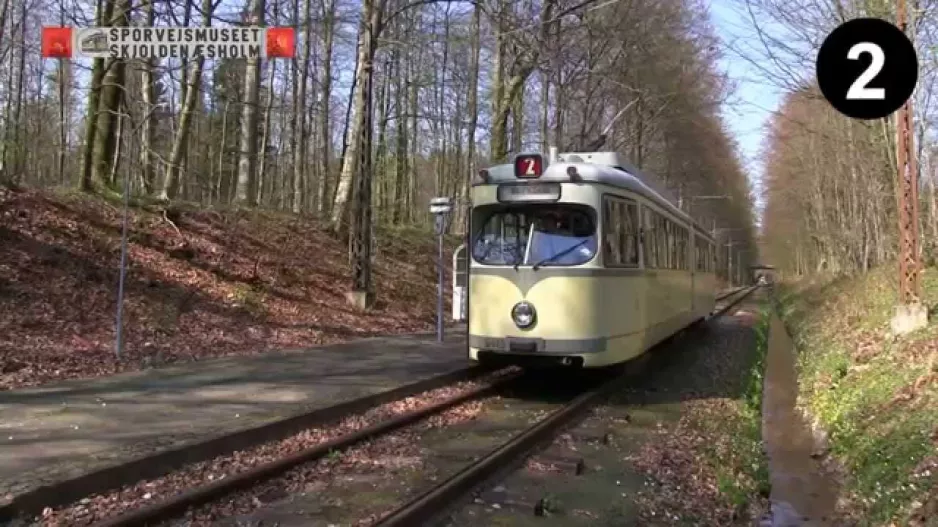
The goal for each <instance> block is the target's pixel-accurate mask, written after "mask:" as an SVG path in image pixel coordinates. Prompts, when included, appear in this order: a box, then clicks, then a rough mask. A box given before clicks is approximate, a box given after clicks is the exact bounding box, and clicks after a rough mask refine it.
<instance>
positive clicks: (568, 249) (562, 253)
mask: <svg viewBox="0 0 938 527" xmlns="http://www.w3.org/2000/svg"><path fill="white" fill-rule="evenodd" d="M588 241H590V238H586V239H585V240H582V241H581V242H580V243H576V244H574V245H571V246H570V247H567V248H566V249H564V250H562V251H560V252H559V253H557V254H552V255H550V256H548V257H547V258H544V259H543V260H541V261H540V262H537V263H536V264H534V267H531V270H533V271H537V268H538V267H540V266H542V265H544V264H546V263H548V262H552V261H554V260H556V259H557V258H560V257H561V256H564V255H566V254H569V253H571V252H572V251H573V250H574V249H579V248H580V247H583V246H584V245H586V242H588Z"/></svg>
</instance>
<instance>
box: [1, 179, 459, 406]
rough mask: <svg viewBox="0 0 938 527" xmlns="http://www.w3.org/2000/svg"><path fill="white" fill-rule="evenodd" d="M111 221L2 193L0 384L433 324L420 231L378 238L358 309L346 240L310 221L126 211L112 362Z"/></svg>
mask: <svg viewBox="0 0 938 527" xmlns="http://www.w3.org/2000/svg"><path fill="white" fill-rule="evenodd" d="M120 227H121V209H120V205H119V204H113V203H111V202H108V201H106V200H104V199H101V198H95V197H91V196H87V195H79V194H63V193H48V192H37V191H29V190H18V191H11V190H7V189H3V188H0V390H5V389H11V388H16V387H23V386H29V385H38V384H43V383H47V382H50V381H54V380H60V379H68V378H76V377H90V376H99V375H106V374H110V373H114V372H118V371H126V370H134V369H140V368H144V367H148V366H156V365H160V364H166V363H172V362H181V361H192V360H199V359H204V358H208V357H217V356H224V355H237V354H253V353H261V352H264V351H267V350H274V349H283V348H296V347H308V346H315V345H319V344H327V343H332V342H337V341H341V340H348V339H352V338H359V337H366V336H372V335H377V334H385V333H402V332H417V331H431V330H432V329H433V328H434V324H435V316H436V315H435V313H436V268H435V261H436V251H435V244H434V238H433V237H432V235H430V234H427V233H422V232H417V231H414V230H410V231H404V230H393V231H392V230H387V229H383V230H382V229H379V230H378V232H377V233H376V237H377V240H378V244H377V256H376V268H375V283H376V291H377V295H378V303H377V305H376V306H375V307H374V308H373V309H372V310H370V311H369V312H367V313H360V312H355V311H354V310H352V309H351V308H349V307H348V306H347V304H346V302H345V299H344V293H345V292H346V291H347V290H348V289H349V279H348V257H347V251H346V248H345V244H343V243H341V242H339V241H337V240H336V239H335V238H333V237H332V236H330V235H329V234H328V233H327V232H326V231H325V230H324V228H323V226H322V225H320V224H318V223H317V222H316V221H313V220H309V219H302V218H299V217H296V216H293V215H288V214H282V213H274V212H262V211H241V212H236V211H233V210H227V211H223V210H219V211H206V210H197V209H195V208H192V209H191V210H186V209H185V208H175V209H172V210H170V211H169V212H168V213H167V212H163V211H162V210H159V209H157V208H154V207H148V208H144V207H135V208H134V209H133V211H132V215H131V216H130V217H129V227H130V230H129V232H130V235H129V245H128V247H129V249H128V262H129V263H128V272H127V277H126V290H125V291H126V293H125V304H124V327H125V333H124V335H125V337H124V338H125V348H124V355H123V357H122V359H121V360H118V359H117V358H116V357H115V353H114V348H115V345H114V342H115V316H116V307H117V290H118V277H119V264H120V237H121V228H120ZM449 254H452V252H451V251H450V252H449Z"/></svg>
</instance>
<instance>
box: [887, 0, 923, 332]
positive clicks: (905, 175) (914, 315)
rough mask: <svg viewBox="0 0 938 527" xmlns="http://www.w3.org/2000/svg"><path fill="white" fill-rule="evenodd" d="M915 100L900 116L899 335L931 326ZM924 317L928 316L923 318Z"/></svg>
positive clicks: (900, 15) (902, 25)
mask: <svg viewBox="0 0 938 527" xmlns="http://www.w3.org/2000/svg"><path fill="white" fill-rule="evenodd" d="M896 25H897V26H898V28H899V29H900V30H901V31H902V32H903V33H904V32H906V29H907V21H906V5H905V0H897V5H896ZM912 116H913V113H912V97H909V99H908V100H907V101H906V102H905V104H903V105H902V107H901V108H900V109H899V112H898V114H897V115H896V159H897V161H898V169H899V170H898V172H899V304H898V306H897V307H896V314H895V317H894V318H893V324H892V327H893V330H894V331H895V332H896V333H906V332H908V331H913V330H915V329H917V328H919V327H922V326H924V325H925V324H927V312H925V310H924V308H923V306H922V304H921V286H920V283H919V271H920V267H919V257H918V249H919V238H918V167H917V166H916V159H915V150H914V149H913V144H912V143H913V136H912V132H913V130H914V128H913V126H912ZM923 315H924V316H923Z"/></svg>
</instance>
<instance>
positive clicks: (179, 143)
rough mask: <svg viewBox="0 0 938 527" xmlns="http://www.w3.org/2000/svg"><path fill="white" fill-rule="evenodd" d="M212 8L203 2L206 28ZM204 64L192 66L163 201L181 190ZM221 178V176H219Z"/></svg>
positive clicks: (198, 60) (207, 1) (200, 61)
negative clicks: (182, 171) (181, 173)
mask: <svg viewBox="0 0 938 527" xmlns="http://www.w3.org/2000/svg"><path fill="white" fill-rule="evenodd" d="M212 6H213V4H212V0H202V11H203V14H204V15H203V16H205V20H204V21H203V25H204V26H205V27H209V26H211V23H212ZM204 63H205V59H203V58H202V57H197V58H196V59H194V60H193V61H192V64H191V66H192V71H191V72H190V73H189V74H188V76H187V79H188V85H187V86H186V98H185V100H184V101H183V103H182V109H181V111H180V115H179V126H177V127H176V135H175V136H174V137H173V146H172V149H171V150H170V153H169V163H168V164H167V166H166V173H165V175H164V176H163V186H162V188H161V189H160V194H159V196H158V198H159V199H161V200H169V199H172V198H174V197H175V196H176V192H177V191H178V188H179V165H180V164H181V163H182V158H183V154H184V153H185V151H186V149H185V147H186V144H188V142H189V129H190V128H191V126H192V125H191V121H192V114H193V112H194V110H195V105H196V103H197V101H198V98H199V94H200V90H199V86H200V85H201V82H202V67H203V65H204ZM227 117H228V104H227V103H225V115H224V117H223V118H222V119H223V123H224V124H227ZM223 126H224V125H223ZM224 134H225V131H224V129H223V130H222V146H221V150H222V154H221V155H222V156H224V150H225V144H224V137H225V135H224ZM219 164H221V163H219ZM218 171H219V174H221V172H222V167H221V166H219V170H218ZM219 177H221V176H220V175H219Z"/></svg>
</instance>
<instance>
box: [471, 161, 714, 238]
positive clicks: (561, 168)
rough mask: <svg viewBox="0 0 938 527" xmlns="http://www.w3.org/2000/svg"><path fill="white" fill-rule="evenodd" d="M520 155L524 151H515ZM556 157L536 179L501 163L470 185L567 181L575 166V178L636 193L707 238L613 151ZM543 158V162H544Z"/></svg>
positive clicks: (666, 196)
mask: <svg viewBox="0 0 938 527" xmlns="http://www.w3.org/2000/svg"><path fill="white" fill-rule="evenodd" d="M519 155H524V154H519ZM557 158H558V161H556V162H553V163H550V164H548V165H547V166H546V167H545V168H544V172H543V174H542V175H541V176H540V177H538V178H536V179H520V178H518V177H516V175H515V165H514V163H513V162H512V163H503V164H499V165H494V166H491V167H489V168H487V169H486V171H487V172H488V181H481V180H476V179H474V180H473V182H472V186H474V187H476V186H483V185H498V184H500V183H525V182H529V183H536V182H559V183H563V182H570V180H571V179H570V175H569V174H568V173H567V169H568V167H576V170H577V174H578V176H579V179H580V180H581V181H582V182H584V183H600V184H603V185H609V186H611V187H616V188H621V189H624V190H628V191H631V192H635V193H636V194H640V195H642V196H644V197H646V198H648V199H650V200H651V201H653V202H654V203H655V204H657V205H658V206H660V207H661V208H663V209H665V210H667V211H668V212H670V213H671V214H673V215H674V216H677V217H678V218H680V219H681V220H683V221H685V222H687V223H688V224H690V225H693V226H694V230H696V231H697V233H698V234H700V235H702V236H704V237H705V238H707V239H709V240H711V241H712V240H713V237H712V236H711V235H710V233H709V232H707V231H706V230H705V229H704V228H703V227H701V226H700V225H699V224H697V222H695V221H694V219H693V218H691V217H690V215H688V214H687V213H685V212H684V211H682V210H681V209H680V208H678V207H677V205H675V204H674V200H673V198H672V197H671V195H670V193H669V192H668V191H667V190H666V189H665V188H664V186H663V185H661V183H660V182H659V181H657V180H656V179H655V178H654V177H653V176H651V175H649V174H647V173H643V172H641V171H640V170H638V168H636V167H635V166H633V165H632V164H631V163H629V162H628V161H626V160H625V159H624V158H623V157H622V156H620V155H619V154H618V153H616V152H564V153H562V154H559V155H558V156H557ZM547 161H548V160H547V158H546V157H545V158H544V162H545V163H547Z"/></svg>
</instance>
